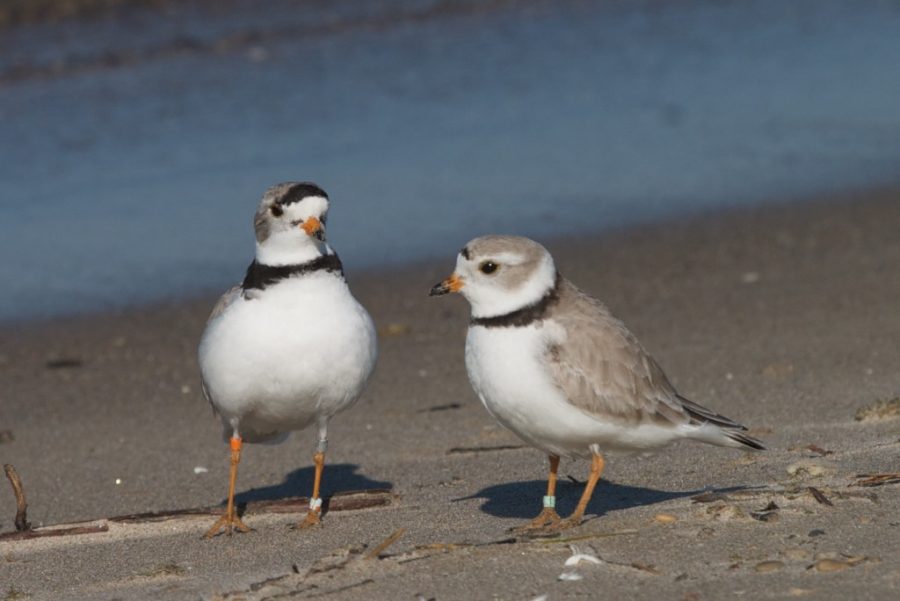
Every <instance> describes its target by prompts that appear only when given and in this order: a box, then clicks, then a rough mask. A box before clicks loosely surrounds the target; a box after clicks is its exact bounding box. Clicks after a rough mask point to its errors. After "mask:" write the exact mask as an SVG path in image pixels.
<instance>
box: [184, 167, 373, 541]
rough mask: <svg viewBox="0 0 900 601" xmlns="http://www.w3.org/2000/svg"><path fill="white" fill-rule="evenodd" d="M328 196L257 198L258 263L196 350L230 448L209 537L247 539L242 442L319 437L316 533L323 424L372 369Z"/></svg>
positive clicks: (367, 321) (369, 341)
mask: <svg viewBox="0 0 900 601" xmlns="http://www.w3.org/2000/svg"><path fill="white" fill-rule="evenodd" d="M328 205H329V199H328V195H327V194H326V193H325V192H324V191H323V190H322V189H321V188H319V187H318V186H316V185H315V184H312V183H309V182H302V183H294V182H289V183H284V184H279V185H277V186H273V187H271V188H269V189H268V190H267V191H266V193H265V194H264V195H263V198H262V201H261V202H260V204H259V208H258V210H257V211H256V215H255V217H254V220H253V224H254V227H255V230H256V259H255V260H254V261H253V263H251V264H250V267H249V268H248V269H247V275H246V277H245V278H244V281H243V283H242V284H241V285H240V286H235V287H234V288H232V289H231V290H229V291H228V292H226V293H225V294H224V295H223V296H222V298H220V299H219V302H218V303H217V304H216V306H215V308H214V309H213V312H212V315H211V316H210V318H209V322H208V323H207V325H206V330H205V331H204V332H203V338H202V339H201V341H200V349H199V356H200V371H201V376H202V384H203V392H204V395H205V396H206V398H207V399H208V400H209V402H210V404H211V405H212V406H213V409H214V410H215V412H216V413H217V414H218V415H219V416H220V417H221V419H222V424H223V426H224V432H223V434H224V436H225V438H226V439H230V443H231V477H230V481H229V486H228V505H227V508H226V511H225V514H224V515H223V516H222V517H221V518H220V519H219V520H218V521H217V522H216V523H215V524H214V525H213V527H212V528H210V529H209V531H208V532H207V533H206V536H207V537H211V536H214V535H215V534H216V533H217V532H218V531H219V530H221V529H224V530H226V531H227V532H229V533H231V530H232V527H235V528H237V529H239V530H241V531H244V532H246V531H247V530H249V528H247V526H245V525H244V524H243V522H241V520H240V518H239V517H238V516H237V515H236V513H235V509H234V486H235V481H236V478H237V465H238V463H239V462H240V452H241V445H242V442H280V441H282V440H284V439H285V438H287V436H288V435H289V434H290V432H291V431H292V430H300V429H302V428H305V427H306V426H308V425H309V424H311V423H314V422H315V423H316V424H317V425H318V428H319V437H318V444H317V446H316V453H315V455H314V456H313V461H314V463H315V480H314V482H313V492H312V497H311V498H310V510H309V512H308V513H307V515H306V519H305V520H304V521H303V522H302V523H301V524H300V525H301V526H309V525H312V524H317V523H318V522H319V517H320V514H321V505H322V500H321V499H320V498H319V484H320V481H321V478H322V470H323V467H324V462H325V450H326V447H327V442H328V439H327V427H328V420H329V419H330V418H331V417H332V416H333V415H334V414H335V413H337V412H338V411H341V410H343V409H346V408H347V407H349V406H350V405H352V404H353V403H354V402H355V401H356V399H357V398H359V396H360V394H361V393H362V391H363V388H364V387H365V385H366V381H367V380H368V379H369V376H370V375H371V373H372V370H373V369H374V366H375V359H376V355H377V349H376V339H375V327H374V325H373V324H372V318H371V317H369V314H368V313H367V312H366V310H365V309H364V308H363V307H362V306H361V305H360V304H359V303H358V302H357V301H356V299H355V298H353V295H352V294H351V293H350V289H349V287H348V286H347V282H346V281H345V280H344V274H343V268H342V265H341V261H340V259H339V258H338V256H337V255H336V254H335V253H334V251H333V250H332V249H331V247H330V246H329V245H328V244H327V243H326V242H325V220H326V216H327V213H328Z"/></svg>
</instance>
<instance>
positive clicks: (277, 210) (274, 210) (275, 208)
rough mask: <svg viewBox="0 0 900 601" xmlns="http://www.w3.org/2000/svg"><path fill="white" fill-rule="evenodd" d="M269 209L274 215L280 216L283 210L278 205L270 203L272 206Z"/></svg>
mask: <svg viewBox="0 0 900 601" xmlns="http://www.w3.org/2000/svg"><path fill="white" fill-rule="evenodd" d="M269 210H270V211H272V215H274V216H275V217H281V214H282V213H284V210H283V209H282V208H281V207H280V206H279V205H272V208H271V209H269Z"/></svg>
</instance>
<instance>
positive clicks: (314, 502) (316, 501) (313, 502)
mask: <svg viewBox="0 0 900 601" xmlns="http://www.w3.org/2000/svg"><path fill="white" fill-rule="evenodd" d="M321 507H322V499H321V498H320V497H313V498H311V499H310V500H309V510H310V511H318V510H319V509H320V508H321Z"/></svg>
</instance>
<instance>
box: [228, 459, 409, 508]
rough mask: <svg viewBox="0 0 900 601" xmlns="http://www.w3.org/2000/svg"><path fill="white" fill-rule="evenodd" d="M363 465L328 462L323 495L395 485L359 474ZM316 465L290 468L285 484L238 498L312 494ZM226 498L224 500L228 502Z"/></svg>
mask: <svg viewBox="0 0 900 601" xmlns="http://www.w3.org/2000/svg"><path fill="white" fill-rule="evenodd" d="M358 469H359V466H358V465H356V464H355V463H334V464H330V465H329V464H326V465H325V471H324V472H323V474H322V491H321V494H322V497H323V498H326V499H327V498H328V497H330V496H331V495H333V494H334V493H336V492H347V491H351V490H368V489H372V488H381V489H392V488H393V487H394V485H393V483H391V482H382V481H380V480H372V479H371V478H367V477H366V476H364V475H362V474H357V473H356V471H357V470H358ZM314 475H315V468H314V467H312V466H309V467H302V468H300V469H296V470H294V471H293V472H290V473H289V474H288V475H287V476H285V478H284V480H282V482H281V484H275V485H272V486H263V487H260V488H251V489H250V490H246V491H244V492H242V493H239V494H236V495H235V496H234V502H235V504H237V505H238V506H240V505H244V504H246V503H249V502H251V501H276V500H279V499H286V498H289V497H308V496H309V495H311V494H312V487H313V477H314ZM225 502H226V499H223V500H222V504H223V505H224V504H225Z"/></svg>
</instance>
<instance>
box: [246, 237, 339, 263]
mask: <svg viewBox="0 0 900 601" xmlns="http://www.w3.org/2000/svg"><path fill="white" fill-rule="evenodd" d="M302 236H303V237H302V238H301V237H299V236H298V235H297V233H296V232H294V233H293V235H292V234H291V233H283V234H280V235H274V236H270V237H269V238H266V239H265V240H263V241H262V242H257V243H256V262H257V263H261V264H263V265H271V266H278V265H300V264H303V263H307V262H309V261H312V260H314V259H316V258H318V257H321V256H323V255H330V254H334V251H333V250H331V247H330V246H328V244H326V243H324V242H319V241H318V240H316V239H315V238H311V237H308V236H306V235H305V234H302Z"/></svg>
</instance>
